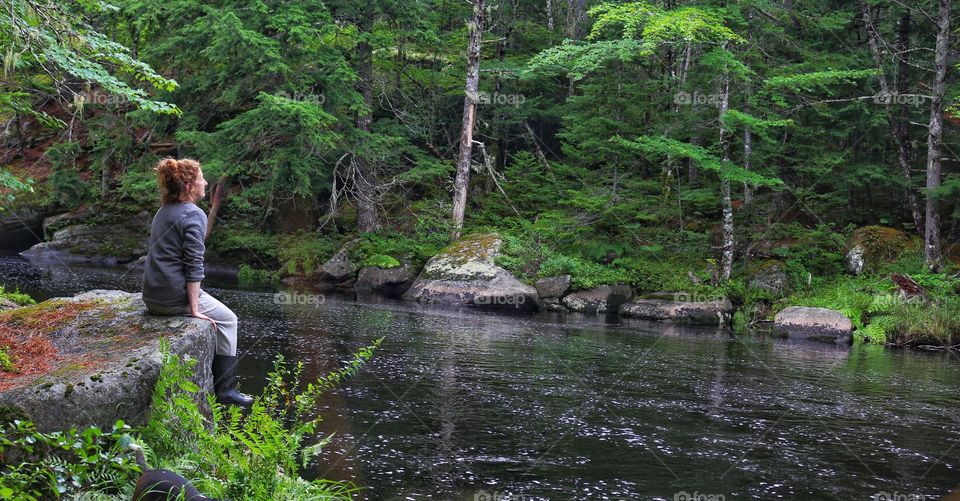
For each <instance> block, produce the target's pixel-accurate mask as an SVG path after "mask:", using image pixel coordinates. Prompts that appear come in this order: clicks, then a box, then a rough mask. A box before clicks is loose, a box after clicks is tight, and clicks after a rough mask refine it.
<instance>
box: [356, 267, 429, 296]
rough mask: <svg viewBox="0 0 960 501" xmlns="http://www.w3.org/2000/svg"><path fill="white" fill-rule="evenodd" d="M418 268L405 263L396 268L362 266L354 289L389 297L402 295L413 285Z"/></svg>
mask: <svg viewBox="0 0 960 501" xmlns="http://www.w3.org/2000/svg"><path fill="white" fill-rule="evenodd" d="M416 278H417V270H416V269H415V268H414V267H413V266H410V265H409V264H405V265H403V266H399V267H396V268H380V267H376V266H369V267H366V268H362V269H361V270H360V274H359V275H358V276H357V283H356V285H355V286H354V289H356V290H357V292H371V293H376V294H382V295H384V296H389V297H401V296H403V293H404V292H407V289H409V288H410V286H411V285H413V281H414V280H416Z"/></svg>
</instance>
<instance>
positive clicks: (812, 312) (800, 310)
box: [773, 306, 853, 343]
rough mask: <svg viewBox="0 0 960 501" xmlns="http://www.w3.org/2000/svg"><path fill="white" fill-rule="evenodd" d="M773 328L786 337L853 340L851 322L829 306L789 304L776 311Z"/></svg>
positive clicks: (839, 340) (843, 341) (848, 341)
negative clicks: (817, 306) (815, 306)
mask: <svg viewBox="0 0 960 501" xmlns="http://www.w3.org/2000/svg"><path fill="white" fill-rule="evenodd" d="M773 329H774V330H775V331H776V332H779V333H781V334H786V335H787V336H788V337H805V338H808V339H816V340H824V341H832V342H836V343H851V342H853V322H851V321H850V319H849V318H847V317H846V315H844V314H843V313H840V312H839V311H836V310H831V309H829V308H811V307H807V306H790V307H787V308H784V309H783V311H781V312H780V313H777V316H776V317H775V318H774V321H773Z"/></svg>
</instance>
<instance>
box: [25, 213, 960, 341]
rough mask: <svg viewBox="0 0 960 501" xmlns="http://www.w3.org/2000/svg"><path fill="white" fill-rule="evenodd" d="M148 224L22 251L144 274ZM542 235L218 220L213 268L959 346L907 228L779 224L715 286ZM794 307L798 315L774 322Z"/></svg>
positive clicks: (424, 294) (317, 288)
mask: <svg viewBox="0 0 960 501" xmlns="http://www.w3.org/2000/svg"><path fill="white" fill-rule="evenodd" d="M148 220H149V217H148V215H147V214H144V213H142V212H141V213H138V214H132V215H131V216H130V217H129V218H123V217H119V216H116V215H114V216H109V217H108V216H100V215H98V214H97V213H96V211H94V210H93V209H81V210H78V211H74V212H70V213H64V214H59V215H55V216H50V217H47V218H45V219H43V220H42V221H41V222H40V223H39V225H40V231H41V232H42V234H43V235H45V238H46V241H45V242H40V243H38V244H37V245H34V246H33V247H31V249H30V250H27V251H25V252H24V253H23V255H24V256H25V257H28V258H29V259H31V261H33V262H38V263H47V264H51V263H53V264H56V263H60V264H87V265H100V266H107V265H112V266H121V267H126V269H128V270H129V272H131V273H139V270H140V268H139V267H138V266H139V263H140V262H141V260H140V259H138V258H139V257H140V256H142V254H143V253H145V252H146V249H145V247H144V245H143V243H142V242H141V243H137V239H140V240H143V239H144V238H145V236H144V235H139V236H137V235H138V234H137V233H136V229H137V228H143V227H145V226H146V225H147V224H148ZM119 221H126V223H124V224H123V225H120V223H118V222H119ZM130 221H134V222H136V224H131V223H130ZM118 225H119V226H118ZM118 228H120V229H118ZM549 229H550V228H549V227H547V228H543V227H538V226H529V225H526V226H524V225H521V226H515V227H476V228H472V229H471V231H470V232H468V233H466V234H465V235H464V237H462V238H460V239H459V240H456V241H452V242H451V241H450V240H449V239H448V238H447V237H446V236H445V233H441V232H438V231H436V230H437V228H436V227H432V226H429V225H419V226H418V227H417V228H415V229H413V230H411V231H408V232H390V231H382V232H379V233H367V234H359V235H357V234H344V235H340V234H335V233H334V234H329V233H328V234H323V233H319V234H318V233H305V232H295V233H288V234H277V235H268V234H262V233H256V232H250V231H246V230H243V229H241V228H238V227H237V226H234V225H226V226H223V227H221V228H220V229H219V230H218V233H215V236H214V237H213V238H211V241H210V243H209V245H208V248H209V249H210V252H209V254H210V255H211V258H210V263H211V264H210V266H209V275H210V276H211V277H216V276H221V277H222V278H226V279H228V280H229V279H234V278H236V279H237V280H239V281H240V282H241V283H244V284H260V285H266V286H274V287H276V286H281V284H285V285H284V286H289V287H292V288H293V289H294V290H297V291H300V292H309V293H329V292H331V291H340V292H345V293H357V294H373V295H382V296H385V297H393V298H400V297H403V298H406V299H408V300H412V301H418V302H436V303H440V304H457V305H465V306H470V307H476V308H481V309H485V310H491V311H496V310H514V311H516V310H522V311H527V312H535V311H538V310H541V309H546V310H550V311H560V312H564V311H577V312H585V313H599V314H611V313H616V314H620V315H621V316H629V317H634V318H641V319H648V320H658V321H667V322H676V323H699V324H713V325H722V326H730V327H731V328H732V329H733V330H734V331H740V330H743V329H748V328H749V329H766V330H773V331H775V332H778V333H780V334H783V335H813V336H814V337H818V338H822V339H828V340H832V341H834V342H841V343H842V342H845V341H846V340H853V341H854V342H867V343H877V344H890V345H894V346H915V347H935V348H950V347H954V345H956V344H957V342H958V341H960V278H958V277H960V271H958V270H960V268H958V267H957V266H956V265H954V264H951V265H950V266H948V267H947V269H946V270H945V271H944V272H942V273H930V272H928V271H927V269H926V267H925V264H924V262H923V256H922V253H921V245H920V242H919V240H918V239H917V238H916V237H913V236H911V235H909V234H908V233H906V232H904V231H901V230H896V229H893V228H887V227H881V226H867V227H863V228H859V229H856V230H852V231H849V232H846V233H839V232H835V231H832V230H829V229H826V228H817V229H813V230H809V229H804V228H802V227H798V226H796V225H784V227H782V228H779V230H778V231H776V232H772V233H771V234H769V235H765V236H764V238H762V239H758V240H755V241H752V242H749V243H746V244H745V245H746V249H745V250H744V251H743V254H744V256H743V258H742V259H741V261H739V262H738V263H737V266H736V267H735V268H734V270H733V274H732V276H731V278H730V280H728V281H723V280H720V278H719V277H718V276H717V273H718V270H717V267H716V264H715V262H714V261H712V260H710V259H706V258H704V256H705V255H709V254H708V253H707V252H705V251H704V250H701V249H703V248H704V247H703V243H702V242H700V243H699V244H698V243H697V241H696V240H694V241H692V242H690V243H689V245H687V244H682V243H677V242H675V243H673V244H671V246H669V247H668V246H666V245H652V246H641V247H639V248H632V247H630V246H628V245H626V244H620V243H614V244H597V243H596V242H586V243H585V245H589V246H595V247H592V248H591V247H584V248H581V249H579V255H573V254H570V253H565V252H563V251H561V250H560V248H561V247H560V246H558V245H557V244H556V243H550V239H549V238H548V237H547V236H546V235H545V232H546V231H547V230H549ZM114 241H120V242H123V244H122V245H121V244H120V243H117V242H114ZM94 244H95V245H94ZM137 249H139V250H137ZM950 249H953V248H952V247H951V248H950ZM54 250H55V252H54ZM671 250H673V251H674V252H670V251H671ZM113 251H116V252H113ZM948 254H949V255H955V254H956V252H954V253H953V254H950V253H948ZM585 256H593V258H590V257H585ZM795 307H807V308H826V309H829V310H833V311H834V312H836V313H835V314H834V316H835V317H836V318H839V317H838V316H839V315H842V317H844V318H846V319H847V320H848V321H849V326H846V325H841V324H844V322H843V321H841V322H839V323H838V322H837V321H827V322H826V323H824V322H823V321H821V320H822V319H818V312H817V311H814V310H799V309H797V308H795ZM788 309H789V313H790V314H791V315H792V316H793V317H794V320H793V321H792V322H793V323H790V322H786V321H783V322H778V321H777V317H778V315H779V314H780V313H781V312H783V311H784V310H788ZM798 318H799V320H798ZM797 322H799V324H798V323H797ZM818 322H819V323H818ZM789 325H799V328H788V326H789ZM838 326H839V327H838ZM811 329H812V330H811ZM811 333H812V334H811Z"/></svg>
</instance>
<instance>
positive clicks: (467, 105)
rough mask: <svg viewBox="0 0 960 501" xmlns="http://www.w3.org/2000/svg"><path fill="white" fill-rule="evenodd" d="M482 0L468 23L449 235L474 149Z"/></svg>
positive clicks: (457, 222)
mask: <svg viewBox="0 0 960 501" xmlns="http://www.w3.org/2000/svg"><path fill="white" fill-rule="evenodd" d="M484 13H485V6H484V0H474V3H473V19H472V20H471V21H470V24H469V31H470V41H469V44H468V45H467V84H466V87H465V90H464V93H465V96H464V98H463V125H462V126H461V129H460V154H459V156H458V157H457V177H456V180H455V181H454V185H453V190H454V191H453V228H452V229H451V235H450V236H451V238H457V237H459V236H460V230H462V229H463V213H464V211H465V210H466V207H467V188H468V187H469V185H470V156H471V153H472V152H473V124H474V122H475V121H476V118H477V117H476V113H477V101H478V99H479V96H478V94H477V92H478V89H479V86H480V40H481V38H482V34H483V16H484Z"/></svg>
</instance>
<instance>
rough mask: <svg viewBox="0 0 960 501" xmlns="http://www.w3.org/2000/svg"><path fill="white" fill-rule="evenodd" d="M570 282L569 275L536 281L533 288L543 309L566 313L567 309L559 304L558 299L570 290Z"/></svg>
mask: <svg viewBox="0 0 960 501" xmlns="http://www.w3.org/2000/svg"><path fill="white" fill-rule="evenodd" d="M570 282H571V277H570V275H558V276H555V277H544V278H541V279H540V280H537V283H536V284H535V286H536V288H537V294H539V295H540V300H541V301H543V307H544V308H545V309H547V310H550V311H567V308H566V307H565V306H563V304H561V303H560V299H561V298H562V297H563V296H564V294H566V293H567V292H568V291H569V290H570Z"/></svg>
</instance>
